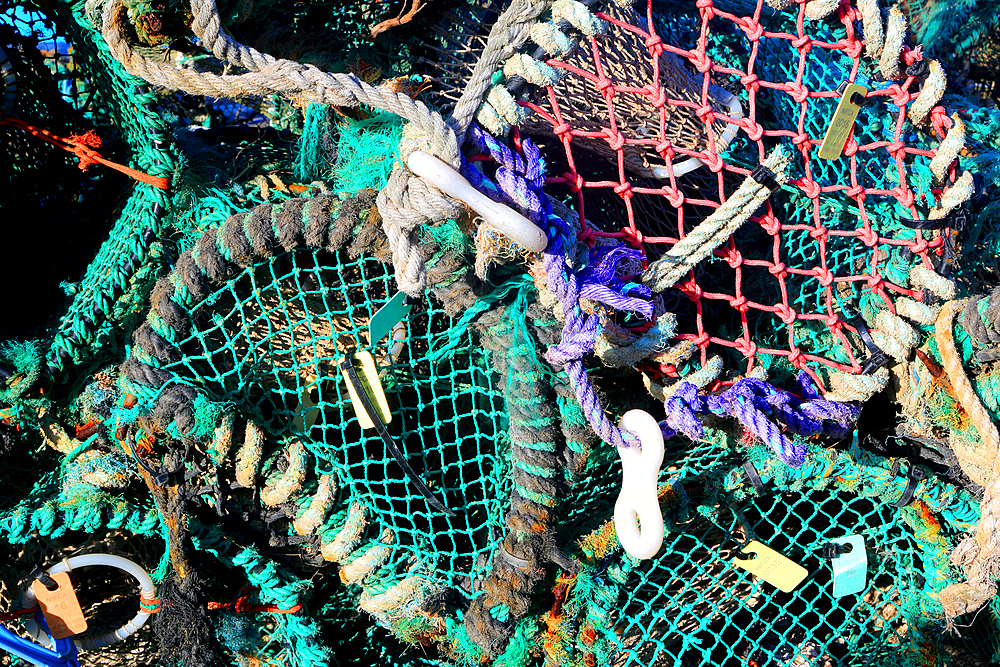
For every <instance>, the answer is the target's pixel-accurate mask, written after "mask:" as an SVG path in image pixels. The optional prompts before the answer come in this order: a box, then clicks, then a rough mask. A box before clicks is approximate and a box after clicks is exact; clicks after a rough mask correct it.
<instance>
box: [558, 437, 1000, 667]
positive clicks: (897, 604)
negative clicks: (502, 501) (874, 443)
mask: <svg viewBox="0 0 1000 667" xmlns="http://www.w3.org/2000/svg"><path fill="white" fill-rule="evenodd" d="M721 435H722V434H721V433H720V434H716V436H714V437H712V438H709V439H710V440H714V439H715V438H716V437H719V436H721ZM720 445H721V447H720ZM725 447H726V445H725V441H724V439H723V440H722V441H720V442H719V443H718V444H717V445H716V446H715V447H709V446H704V445H702V446H696V447H694V448H691V449H688V450H687V451H684V450H681V449H669V448H668V452H667V458H666V459H665V466H666V467H668V470H667V472H665V473H664V474H662V476H661V485H660V497H661V501H660V502H661V507H662V508H663V510H664V517H665V522H666V526H667V537H666V539H665V541H664V545H665V546H664V550H663V551H662V552H661V553H660V554H659V555H658V556H656V557H654V558H653V559H652V560H650V561H641V562H640V561H637V560H635V559H633V558H631V557H629V556H627V555H625V554H622V553H621V552H619V551H618V549H617V542H616V540H615V539H614V533H613V529H612V527H611V524H610V523H609V524H604V525H602V524H601V523H600V522H599V521H594V520H591V521H589V522H588V520H587V519H586V518H585V517H586V514H587V512H586V510H585V509H581V508H595V509H596V508H597V507H600V506H601V504H600V500H599V499H600V498H601V496H602V495H604V494H608V493H611V492H612V491H613V489H614V486H615V484H616V480H615V476H614V475H607V473H603V470H604V466H603V465H598V466H596V467H594V468H592V470H591V475H592V476H593V478H594V479H595V484H596V486H597V487H598V488H600V489H602V490H603V492H604V493H603V494H602V493H601V492H600V491H597V492H595V491H593V489H590V490H588V491H587V492H586V493H585V494H583V495H582V496H579V497H578V498H576V499H575V500H576V502H575V503H574V508H575V509H574V510H573V511H572V512H571V514H572V515H573V516H574V517H575V518H576V519H577V521H581V523H580V524H578V526H577V527H578V529H583V530H585V531H586V536H585V537H584V538H583V539H582V540H581V542H580V546H581V547H582V556H583V559H584V562H585V566H584V568H583V570H582V571H581V572H580V573H578V574H577V575H576V577H575V578H573V577H564V578H562V579H560V582H561V583H560V584H559V585H561V586H563V589H564V590H563V595H564V596H565V601H564V602H562V603H557V605H556V606H553V607H552V609H550V610H548V613H547V615H546V616H544V617H543V618H544V619H545V620H546V623H547V627H548V632H547V633H544V634H543V636H542V638H541V644H542V645H543V646H544V647H545V650H546V661H547V662H546V664H551V665H563V664H613V665H633V664H634V665H704V664H711V665H740V664H760V665H763V664H777V665H786V664H787V665H869V664H871V665H903V664H907V665H908V664H964V663H963V662H960V661H959V662H954V663H952V661H953V660H959V659H961V660H968V659H972V660H975V658H974V657H973V656H977V655H978V656H983V657H990V656H995V654H996V652H997V651H998V650H1000V643H998V641H1000V640H998V635H997V626H996V623H997V621H996V619H995V617H994V616H992V615H991V614H992V612H990V611H989V610H986V611H984V612H983V614H982V615H981V616H979V617H977V618H971V617H969V618H966V619H960V620H959V624H960V625H962V628H963V629H962V636H961V637H957V636H953V637H950V638H949V637H947V636H946V635H944V634H942V630H943V628H942V612H941V609H940V606H939V605H938V603H937V600H936V593H937V592H938V591H940V590H941V588H943V586H944V585H946V584H947V583H948V580H949V577H950V576H952V575H950V574H949V571H950V564H949V562H948V555H949V552H950V548H951V547H950V546H949V545H950V544H953V543H954V540H956V539H957V538H958V537H959V536H960V535H961V533H962V531H963V530H965V529H966V528H967V527H968V526H970V525H972V524H973V523H974V522H975V521H976V520H977V518H978V507H977V504H976V500H975V499H974V498H973V497H971V496H970V495H968V494H967V493H966V492H964V491H961V490H959V489H957V488H955V487H950V486H948V485H947V484H942V483H941V482H937V481H930V482H929V483H927V484H926V486H924V485H923V484H922V485H920V486H919V487H918V489H917V493H916V498H917V500H916V501H915V502H912V503H910V504H908V505H907V506H905V507H903V508H901V509H900V508H896V507H893V506H892V505H891V504H890V503H892V502H894V501H896V500H898V499H899V497H900V496H901V494H902V493H903V491H904V488H905V486H906V480H905V477H897V476H895V475H894V474H893V472H894V471H893V467H892V466H891V465H890V462H889V461H888V460H886V459H881V458H878V457H874V456H872V455H870V454H866V453H864V452H863V451H862V450H860V449H857V448H853V449H851V450H849V451H848V452H837V451H835V450H827V451H825V452H823V451H821V450H815V449H814V450H812V455H813V458H812V459H811V462H810V463H807V464H806V465H805V466H804V467H803V468H802V469H801V470H795V469H792V468H788V467H786V466H784V465H782V464H780V463H776V462H774V461H773V460H769V457H768V456H767V454H766V452H765V451H762V450H761V449H760V448H753V449H751V451H750V452H749V460H750V461H752V462H753V463H754V464H755V466H756V468H755V470H756V471H757V472H758V473H759V475H760V477H761V479H762V481H763V487H762V491H763V495H758V493H757V492H756V491H754V487H753V485H752V484H751V483H750V479H749V477H747V474H746V472H745V471H744V470H743V467H742V466H741V465H739V463H738V461H740V460H741V457H740V458H736V457H733V458H730V457H729V456H727V455H726V454H725ZM904 465H905V464H904ZM602 479H603V480H606V481H603V482H602V481H597V480H602ZM591 494H593V495H594V496H596V498H595V499H594V500H591V497H590V496H591ZM592 503H595V504H592ZM594 515H595V516H596V515H603V516H607V515H606V514H603V513H602V512H600V511H597V512H594ZM846 535H862V536H863V537H864V539H865V545H866V551H867V558H868V571H867V579H866V587H865V590H864V591H862V592H861V593H858V594H854V595H848V596H845V597H841V598H834V597H833V594H832V580H831V577H832V568H831V564H830V561H829V560H826V559H825V558H824V556H823V554H822V550H823V547H824V545H827V544H829V542H830V540H831V539H832V538H835V537H842V536H846ZM749 540H758V541H760V542H762V543H763V544H765V545H767V546H769V547H771V548H774V549H775V550H777V551H779V552H780V553H782V554H784V555H785V556H787V557H789V558H790V559H792V560H793V561H794V562H796V563H799V564H800V565H802V566H803V567H805V568H806V569H807V570H808V571H809V575H808V576H807V578H806V579H805V581H804V582H803V583H802V584H800V585H799V586H798V587H797V588H796V589H795V590H794V591H793V592H791V593H783V592H781V591H778V590H777V589H776V588H774V587H773V586H771V585H770V584H767V583H763V582H761V581H760V580H759V579H757V578H756V577H754V576H751V575H749V574H747V573H746V572H745V571H743V570H741V569H739V568H737V567H735V566H734V565H733V564H732V560H733V558H735V557H736V556H737V555H738V554H739V553H740V549H741V547H742V545H744V544H745V543H746V542H748V541H749ZM556 590H557V591H558V587H557V589H556ZM557 595H558V592H557ZM966 624H968V625H966ZM963 656H964V657H963ZM992 659H995V657H993V658H992Z"/></svg>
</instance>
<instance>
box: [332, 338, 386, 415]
mask: <svg viewBox="0 0 1000 667" xmlns="http://www.w3.org/2000/svg"><path fill="white" fill-rule="evenodd" d="M354 360H355V362H360V366H361V368H360V369H358V370H360V371H361V372H360V373H358V378H359V379H360V380H361V384H362V385H364V388H365V393H366V394H368V398H369V399H371V402H372V405H373V406H374V407H375V409H376V410H378V416H379V417H380V418H381V419H382V423H383V424H389V423H391V422H392V413H391V412H389V402H388V401H387V400H385V390H384V389H382V381H381V380H379V377H378V370H377V369H376V368H375V358H374V357H372V354H371V352H369V351H368V350H362V351H360V352H358V353H357V354H355V355H354ZM354 367H355V368H356V369H357V368H358V363H355V364H354ZM340 373H341V375H343V376H344V382H346V383H347V391H348V392H350V394H351V405H353V406H354V414H356V415H357V416H358V423H359V424H361V428H365V429H367V428H375V423H374V422H373V421H372V420H371V417H369V416H368V412H367V411H366V410H365V408H364V405H362V404H361V398H359V397H358V394H357V392H356V391H355V390H354V383H352V382H351V380H350V378H348V377H347V371H345V370H341V371H340Z"/></svg>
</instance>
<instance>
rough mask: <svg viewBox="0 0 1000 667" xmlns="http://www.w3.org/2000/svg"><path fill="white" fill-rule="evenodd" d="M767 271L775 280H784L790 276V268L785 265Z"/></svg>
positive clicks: (780, 264) (779, 264)
mask: <svg viewBox="0 0 1000 667" xmlns="http://www.w3.org/2000/svg"><path fill="white" fill-rule="evenodd" d="M734 268H735V267H734ZM767 270H768V272H769V273H770V274H771V275H772V276H774V277H775V278H784V277H786V276H787V275H788V267H787V266H785V264H784V263H778V264H775V265H774V266H772V267H769V268H768V269H767Z"/></svg>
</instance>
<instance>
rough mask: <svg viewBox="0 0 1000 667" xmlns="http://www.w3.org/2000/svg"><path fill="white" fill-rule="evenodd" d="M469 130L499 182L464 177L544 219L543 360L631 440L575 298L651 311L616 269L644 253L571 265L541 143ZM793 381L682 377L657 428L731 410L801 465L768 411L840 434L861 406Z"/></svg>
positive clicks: (803, 376)
mask: <svg viewBox="0 0 1000 667" xmlns="http://www.w3.org/2000/svg"><path fill="white" fill-rule="evenodd" d="M467 138H468V139H470V140H471V141H472V142H473V143H474V144H475V146H476V148H477V149H478V150H479V151H480V152H483V153H488V154H489V155H490V156H491V157H492V158H493V159H494V160H495V161H496V162H497V163H498V165H499V167H498V168H497V173H496V180H497V185H498V186H499V188H497V186H495V185H494V184H493V183H492V182H490V180H489V179H488V178H487V177H486V176H484V175H483V174H481V173H480V172H479V171H478V170H477V169H475V167H473V166H472V165H468V164H463V169H462V173H463V174H466V173H467V172H471V173H470V174H468V175H467V176H466V177H467V178H468V179H469V182H470V183H472V184H473V185H474V186H475V187H476V188H477V189H479V190H481V191H484V192H486V193H487V194H488V195H489V196H490V197H491V198H494V199H496V200H497V201H503V202H504V203H506V204H509V205H514V206H516V207H517V208H519V209H520V210H521V211H522V212H523V213H524V214H525V215H526V216H527V217H528V218H529V219H530V220H531V221H532V222H534V223H535V224H537V225H539V226H540V227H543V228H544V229H545V231H546V235H547V236H548V239H549V244H548V247H547V248H546V249H545V251H544V252H543V253H542V262H543V265H544V267H545V272H546V275H547V278H548V287H549V289H550V290H552V293H553V294H555V295H556V297H557V298H558V299H559V302H560V305H561V306H562V312H563V316H564V318H565V324H564V326H563V331H562V338H561V340H560V341H559V343H558V344H556V345H553V346H552V347H550V348H549V349H548V350H547V351H546V353H545V358H546V360H547V361H548V362H549V363H551V364H552V365H554V366H563V367H565V369H566V373H567V375H568V376H569V379H570V384H571V386H572V387H573V391H574V393H575V394H576V398H577V400H578V401H579V403H580V406H581V407H582V408H583V413H584V415H585V416H586V418H587V421H588V423H589V424H590V426H591V428H593V429H594V432H595V433H597V435H598V436H600V438H601V439H602V440H604V441H605V442H607V443H610V444H612V445H615V446H616V447H624V446H630V445H633V444H635V443H632V442H631V438H628V440H629V441H630V442H626V437H627V436H626V435H623V434H622V432H621V431H620V430H619V429H618V427H617V426H615V424H614V423H613V422H612V421H611V420H610V419H608V417H607V415H606V414H605V413H604V408H603V407H602V405H601V403H600V401H599V400H598V398H597V395H596V393H595V392H594V387H593V385H592V384H591V383H590V379H589V378H588V377H587V372H586V370H585V369H584V367H583V357H584V356H586V355H587V354H588V353H590V352H591V351H593V349H594V344H595V341H596V340H597V336H598V335H599V334H600V332H601V325H600V322H599V320H598V318H597V317H596V316H595V315H592V314H590V315H588V314H586V313H584V312H583V311H582V310H581V308H580V298H581V297H582V298H586V299H592V300H594V301H599V302H601V303H604V304H606V305H608V306H610V307H612V308H614V309H616V310H620V311H631V312H636V313H640V314H642V315H643V316H644V317H645V318H646V319H647V320H648V319H651V318H652V316H653V306H652V303H650V301H649V299H650V298H651V296H652V293H651V292H650V290H649V288H648V287H646V286H644V285H638V284H635V283H626V282H624V281H622V280H621V279H620V278H619V277H618V275H617V273H618V267H619V265H620V264H621V262H623V261H628V260H632V259H641V257H642V254H641V253H640V252H639V251H638V250H635V249H632V248H628V247H626V246H616V247H601V248H595V249H594V250H593V251H591V254H590V264H589V265H588V266H587V267H586V268H584V269H582V270H581V271H579V272H574V271H573V270H572V269H571V268H570V267H569V266H568V265H567V263H566V254H567V248H574V247H575V241H576V239H575V235H574V232H573V229H572V228H571V227H570V225H568V224H567V223H566V222H565V221H564V220H562V219H561V218H560V217H559V216H557V215H555V214H554V213H553V212H552V204H551V202H550V201H549V199H548V197H547V196H546V195H545V193H544V191H543V185H544V183H545V179H544V176H543V170H544V167H543V161H542V157H541V152H540V151H539V149H538V147H537V146H536V145H535V144H534V143H532V142H531V140H530V139H527V138H525V139H523V140H522V142H521V148H522V150H523V152H524V157H523V158H522V156H520V155H518V154H517V153H515V152H514V151H512V150H511V149H510V148H509V147H507V146H506V145H505V144H503V143H502V142H500V141H498V140H497V139H496V138H494V137H493V136H491V135H489V134H487V133H486V132H484V131H483V130H482V129H481V128H479V127H478V125H476V124H473V125H472V127H471V128H470V130H469V133H468V135H467ZM798 384H799V388H800V391H801V394H802V396H803V397H804V400H803V399H799V398H797V397H796V396H794V395H792V394H790V393H788V392H785V391H780V390H778V389H776V388H775V387H772V386H771V385H770V384H768V383H767V382H764V381H763V380H757V379H755V378H743V379H741V380H739V381H738V382H736V384H734V385H733V386H732V387H730V388H729V389H728V390H727V391H725V392H723V393H722V394H718V395H715V396H704V397H702V396H699V395H698V388H697V387H695V385H693V384H691V383H690V382H682V383H681V384H680V386H679V387H678V388H677V390H676V391H675V392H674V393H673V394H672V395H671V396H670V398H668V399H667V400H666V401H665V402H664V410H665V412H666V420H665V421H664V422H663V423H661V425H660V428H661V430H662V431H663V433H664V435H665V436H667V437H673V436H674V435H676V434H678V433H683V434H684V435H686V436H687V437H689V438H691V439H692V440H699V439H701V437H702V436H703V435H704V430H705V429H704V425H703V424H702V422H701V419H700V418H699V415H703V414H709V413H711V414H715V415H718V416H720V417H722V416H728V417H735V418H736V419H737V420H738V421H739V422H740V424H742V425H743V427H744V428H745V429H747V430H748V431H749V432H751V433H753V434H754V435H755V436H756V437H758V438H760V439H761V440H763V441H764V442H765V443H767V445H768V447H770V448H771V450H772V451H774V452H775V454H777V456H778V458H780V459H781V460H782V461H784V462H785V463H787V464H788V465H791V466H795V467H798V466H800V465H801V464H802V462H803V461H804V459H805V446H804V445H801V444H795V443H793V442H792V441H791V440H789V438H788V437H787V436H785V434H784V433H783V432H782V430H781V428H779V427H778V426H777V425H776V424H775V423H773V422H772V421H771V419H772V418H773V419H774V421H776V422H778V423H780V424H781V425H782V426H783V427H784V428H785V429H786V430H788V431H790V432H792V433H795V434H798V435H806V436H809V435H817V434H820V433H826V434H830V435H834V436H836V437H843V436H844V435H846V434H847V433H848V432H849V430H850V429H851V428H852V426H853V424H854V422H855V421H856V420H857V418H858V414H859V413H860V408H859V407H858V406H854V405H849V404H844V403H834V402H832V401H826V400H823V398H822V396H821V394H820V392H819V389H818V387H816V385H815V384H814V383H813V381H812V379H811V378H810V377H809V375H808V374H807V373H805V372H802V373H800V375H799V377H798Z"/></svg>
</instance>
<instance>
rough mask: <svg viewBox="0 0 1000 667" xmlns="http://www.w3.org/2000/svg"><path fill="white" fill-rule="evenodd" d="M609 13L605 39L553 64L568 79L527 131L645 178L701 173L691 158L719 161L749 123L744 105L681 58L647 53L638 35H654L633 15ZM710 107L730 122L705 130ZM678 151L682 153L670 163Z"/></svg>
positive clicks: (536, 102) (543, 99)
mask: <svg viewBox="0 0 1000 667" xmlns="http://www.w3.org/2000/svg"><path fill="white" fill-rule="evenodd" d="M608 5H609V6H608V7H607V8H606V9H605V12H606V14H603V16H605V17H606V20H607V21H608V27H607V30H606V31H605V32H604V33H602V34H599V35H597V36H595V37H593V38H590V39H582V40H581V41H580V43H579V44H578V45H577V47H576V48H575V49H574V50H573V51H572V52H571V53H570V54H569V55H567V56H566V57H564V58H562V59H561V60H560V61H558V62H555V61H550V62H552V63H553V64H554V66H555V67H556V68H557V72H558V73H559V74H560V75H561V79H560V80H559V81H558V82H557V83H556V84H554V85H553V86H551V87H550V88H549V89H543V90H539V91H537V92H536V93H535V94H534V95H533V96H532V101H533V105H532V108H533V109H534V110H535V111H536V112H537V113H536V114H534V115H531V116H529V118H528V119H527V120H526V121H524V122H523V123H522V124H521V125H520V127H521V129H522V130H523V131H524V132H526V133H528V134H533V135H545V136H550V137H555V138H558V139H560V140H562V141H563V142H565V143H566V144H567V146H568V145H569V142H570V141H572V143H573V145H574V146H578V147H580V148H583V149H585V150H587V151H591V152H593V153H596V154H598V155H600V156H601V157H602V158H604V159H605V160H607V161H609V162H610V163H611V164H612V165H614V166H618V167H620V168H624V169H625V170H626V171H627V172H629V173H630V174H634V175H638V176H642V177H646V178H653V179H670V177H671V175H673V176H674V177H677V176H682V175H684V174H686V173H688V172H691V171H694V170H695V169H698V168H699V167H701V166H702V165H703V162H702V161H701V160H699V159H698V157H697V156H695V155H692V153H707V154H718V153H720V152H722V151H724V150H725V149H726V147H727V146H728V145H729V143H730V142H731V141H732V140H733V137H735V136H736V125H735V123H736V122H738V121H739V119H741V118H742V117H743V112H742V110H741V107H740V102H739V100H738V99H737V98H736V97H735V96H734V95H733V94H732V93H730V92H728V91H727V90H724V89H723V88H720V87H719V86H716V85H715V84H714V83H711V82H706V81H705V77H703V76H702V75H699V74H698V73H697V72H694V71H692V69H691V68H690V66H689V64H688V63H687V62H686V61H685V60H684V59H683V58H682V57H681V56H679V55H677V54H676V53H673V52H671V51H669V50H664V49H662V48H658V47H649V46H647V45H646V44H645V42H644V40H643V38H642V37H641V35H639V34H636V32H633V30H634V29H635V28H638V29H639V30H642V31H645V30H646V29H647V28H646V25H647V23H646V19H645V18H643V17H642V16H640V15H639V14H638V13H636V12H635V11H634V10H632V9H630V8H621V7H619V6H618V5H617V4H615V3H608ZM706 105H707V106H708V107H709V108H711V109H712V110H713V112H714V113H716V114H719V115H720V116H726V117H727V118H728V120H726V119H723V118H718V119H715V120H714V121H713V122H710V123H708V122H706V121H705V120H704V118H703V117H699V115H698V110H699V109H700V108H702V107H704V106H706ZM567 126H568V130H567V131H566V132H565V133H562V129H561V128H564V127H567ZM571 137H572V139H571ZM675 150H676V151H683V152H677V153H676V154H674V156H673V157H672V158H671V157H668V155H667V153H668V151H669V152H670V153H671V154H673V152H674V151H675ZM580 158H583V156H582V155H581V156H580Z"/></svg>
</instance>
